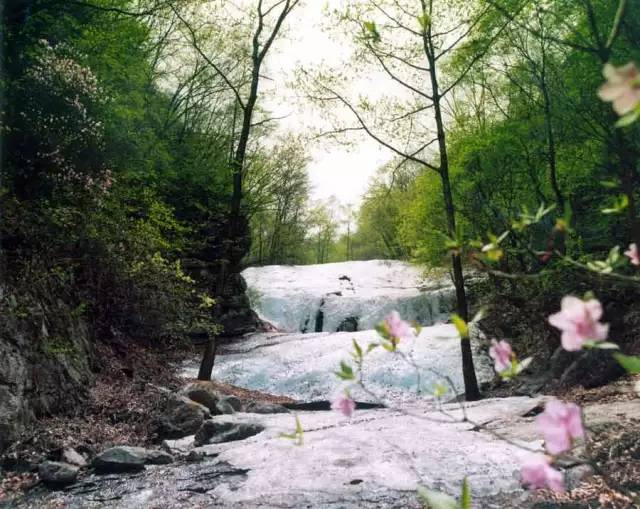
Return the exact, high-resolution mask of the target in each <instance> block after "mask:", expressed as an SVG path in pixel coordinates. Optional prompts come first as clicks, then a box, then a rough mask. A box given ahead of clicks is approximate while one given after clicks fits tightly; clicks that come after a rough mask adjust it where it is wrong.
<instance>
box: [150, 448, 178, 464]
mask: <svg viewBox="0 0 640 509" xmlns="http://www.w3.org/2000/svg"><path fill="white" fill-rule="evenodd" d="M146 451H147V459H146V464H147V465H168V464H169V463H173V456H172V455H171V454H169V453H168V452H166V451H160V450H158V449H147V450H146Z"/></svg>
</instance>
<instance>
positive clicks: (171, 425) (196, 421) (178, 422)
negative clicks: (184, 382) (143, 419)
mask: <svg viewBox="0 0 640 509" xmlns="http://www.w3.org/2000/svg"><path fill="white" fill-rule="evenodd" d="M210 416H211V412H210V411H209V409H208V408H207V407H205V406H204V405H201V404H200V403H196V402H195V401H193V400H191V399H189V398H186V397H184V396H177V397H174V398H173V399H172V400H171V401H170V402H169V404H168V405H167V409H166V411H165V412H164V413H163V414H162V415H161V416H160V417H159V418H158V419H157V422H156V427H157V433H158V435H160V437H161V438H171V439H177V438H183V437H186V436H189V435H193V434H194V433H195V432H196V431H198V429H200V427H201V426H202V423H203V422H204V420H205V419H208V418H209V417H210Z"/></svg>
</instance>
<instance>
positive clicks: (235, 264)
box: [182, 217, 263, 337]
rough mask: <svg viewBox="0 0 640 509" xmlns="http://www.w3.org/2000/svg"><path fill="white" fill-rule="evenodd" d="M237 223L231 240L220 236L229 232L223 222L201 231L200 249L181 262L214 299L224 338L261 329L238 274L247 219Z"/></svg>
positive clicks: (245, 249) (246, 236)
mask: <svg viewBox="0 0 640 509" xmlns="http://www.w3.org/2000/svg"><path fill="white" fill-rule="evenodd" d="M240 223H241V224H240V226H239V227H238V228H239V232H238V233H237V236H236V237H235V238H234V239H232V240H229V239H228V238H225V236H224V235H222V234H221V232H226V231H228V230H229V227H228V224H227V223H226V221H225V220H223V221H221V222H218V223H212V224H211V225H209V226H208V228H207V229H206V230H205V232H204V237H205V238H206V242H205V243H204V245H203V247H202V249H201V250H199V251H198V252H197V253H194V256H193V258H190V259H188V260H183V262H182V265H183V268H184V269H185V271H186V272H187V273H188V274H189V275H190V276H191V277H193V278H194V279H195V280H196V281H197V282H198V285H199V286H200V287H201V288H202V289H203V290H205V291H206V292H207V293H209V294H210V295H213V296H214V297H215V300H216V305H215V306H214V308H213V309H212V312H213V318H214V320H215V322H216V323H218V324H219V325H221V326H222V333H221V336H223V337H239V336H242V335H243V334H246V333H248V332H255V331H256V330H261V328H262V325H263V324H262V321H261V320H260V319H259V318H258V315H257V314H256V313H255V312H254V311H253V310H252V309H251V303H250V302H249V298H248V297H247V294H246V291H247V284H246V282H245V280H244V278H243V277H242V275H241V274H240V273H241V271H242V270H243V268H244V267H243V266H242V260H243V258H244V257H245V255H246V254H247V253H248V252H249V248H250V242H251V240H250V235H249V226H248V222H247V220H246V218H244V217H242V218H241V221H240Z"/></svg>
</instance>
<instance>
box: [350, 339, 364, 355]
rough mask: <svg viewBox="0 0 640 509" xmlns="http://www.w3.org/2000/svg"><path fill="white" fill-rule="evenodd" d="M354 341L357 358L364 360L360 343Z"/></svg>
mask: <svg viewBox="0 0 640 509" xmlns="http://www.w3.org/2000/svg"><path fill="white" fill-rule="evenodd" d="M352 341H353V350H354V352H355V355H354V356H355V357H356V358H357V359H362V348H361V347H360V345H359V344H358V342H357V341H356V340H355V339H352Z"/></svg>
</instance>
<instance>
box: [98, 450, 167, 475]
mask: <svg viewBox="0 0 640 509" xmlns="http://www.w3.org/2000/svg"><path fill="white" fill-rule="evenodd" d="M169 463H173V456H172V455H171V454H169V453H168V452H166V451H161V450H159V449H145V448H144V447H132V446H128V445H120V446H117V447H112V448H111V449H107V450H105V451H103V452H102V453H100V454H98V455H97V456H96V457H95V459H94V460H93V467H94V468H95V469H96V471H98V472H99V473H119V472H136V471H139V470H142V469H144V466H145V465H167V464H169Z"/></svg>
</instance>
